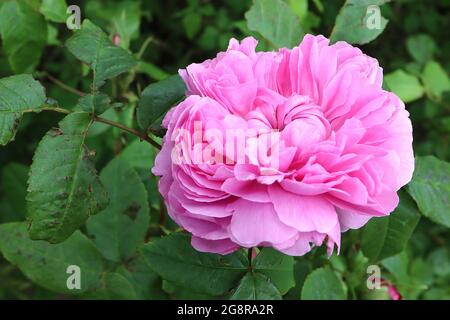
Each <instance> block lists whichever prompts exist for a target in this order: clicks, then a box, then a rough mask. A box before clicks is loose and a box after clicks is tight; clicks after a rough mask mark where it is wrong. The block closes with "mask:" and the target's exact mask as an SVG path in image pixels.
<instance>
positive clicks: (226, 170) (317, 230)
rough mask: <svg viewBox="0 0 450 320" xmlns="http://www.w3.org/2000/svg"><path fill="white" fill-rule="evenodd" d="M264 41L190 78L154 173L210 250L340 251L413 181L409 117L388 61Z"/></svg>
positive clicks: (317, 41) (306, 42) (249, 41)
mask: <svg viewBox="0 0 450 320" xmlns="http://www.w3.org/2000/svg"><path fill="white" fill-rule="evenodd" d="M256 45H257V41H256V40H255V39H253V38H246V39H244V40H242V41H241V42H240V43H239V42H238V41H237V40H235V39H232V40H231V41H230V44H229V47H228V49H227V51H226V52H221V53H219V54H218V55H217V57H216V58H214V59H211V60H207V61H204V62H203V63H200V64H195V63H194V64H191V65H189V66H188V67H187V68H186V69H184V70H180V71H179V73H180V75H181V77H182V78H183V80H184V81H185V83H186V85H187V92H186V95H187V98H186V99H185V100H184V101H183V102H181V103H180V104H179V105H177V106H175V107H174V108H172V109H171V110H170V111H169V113H168V114H167V116H166V117H165V119H164V121H163V125H164V126H165V127H166V128H167V134H166V136H165V138H164V143H163V147H162V150H161V152H160V153H159V154H158V156H157V158H156V161H155V167H154V168H153V173H154V174H156V175H158V176H160V177H161V179H160V182H159V188H160V192H161V194H162V195H163V197H164V199H165V201H166V205H167V207H168V212H169V214H170V216H171V217H172V218H173V219H174V220H175V222H176V223H178V224H179V225H180V226H182V227H183V228H184V229H185V230H187V231H188V232H190V233H192V245H193V246H194V247H195V248H196V249H197V250H199V251H203V252H214V253H220V254H228V253H230V252H232V251H234V250H237V249H238V248H240V247H246V248H250V247H254V246H270V247H273V248H275V249H277V250H279V251H281V252H284V253H286V254H289V255H296V256H299V255H303V254H305V253H307V252H308V251H310V250H311V248H312V247H313V246H320V245H322V244H323V243H325V244H326V246H327V248H328V254H331V253H332V252H333V250H334V246H335V245H336V247H337V250H338V252H339V245H340V237H341V232H345V231H346V230H348V229H355V228H360V227H361V226H363V225H364V224H365V223H366V222H367V221H368V220H369V219H370V218H372V217H378V216H385V215H388V214H389V213H390V212H392V211H393V210H394V209H395V207H396V206H397V204H398V196H397V191H398V190H399V189H400V188H401V187H402V186H403V185H405V184H406V183H408V182H409V180H410V179H411V176H412V173H413V170H414V157H413V150H412V127H411V122H410V120H409V113H408V112H407V111H406V110H405V106H404V104H403V102H402V101H401V100H400V99H399V98H398V97H397V96H396V95H395V94H393V93H391V92H387V91H385V90H383V89H382V87H381V84H382V77H383V76H382V69H381V68H380V67H379V65H378V62H377V60H376V59H373V58H371V57H368V56H366V55H365V54H363V53H362V52H361V50H359V49H358V48H355V47H352V46H351V45H349V44H347V43H345V42H337V43H335V44H333V45H330V44H329V41H328V39H326V38H325V37H323V36H312V35H306V36H305V37H304V39H303V41H302V42H301V43H300V45H299V46H298V47H296V48H293V49H292V50H290V49H286V48H283V49H281V50H279V51H278V52H255V48H256Z"/></svg>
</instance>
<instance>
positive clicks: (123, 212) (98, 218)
mask: <svg viewBox="0 0 450 320" xmlns="http://www.w3.org/2000/svg"><path fill="white" fill-rule="evenodd" d="M100 180H101V182H102V184H103V185H104V186H105V188H106V191H107V192H108V194H109V198H110V201H109V205H108V206H107V207H106V208H105V209H104V210H103V211H102V212H100V213H99V214H97V215H95V216H92V217H90V219H89V220H88V222H87V230H88V234H89V235H90V236H91V237H92V239H93V240H94V243H95V244H96V246H97V248H98V249H99V250H100V252H101V253H102V254H103V256H104V257H105V258H107V259H109V260H112V261H120V260H122V261H124V260H126V259H127V258H129V257H130V256H131V255H133V254H134V253H135V251H136V248H137V246H138V245H139V244H141V243H144V238H145V234H146V232H147V228H148V224H149V220H150V218H149V208H148V200H147V191H146V190H145V186H144V184H143V183H142V182H141V180H140V178H139V176H138V174H137V173H136V171H135V170H134V169H133V168H132V167H131V166H130V165H129V164H128V163H127V162H126V161H125V160H124V159H122V158H121V157H120V156H119V157H117V158H115V159H113V160H112V161H111V162H110V163H109V164H108V165H107V166H106V167H105V168H104V169H103V170H102V172H101V174H100Z"/></svg>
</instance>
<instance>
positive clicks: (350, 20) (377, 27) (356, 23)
mask: <svg viewBox="0 0 450 320" xmlns="http://www.w3.org/2000/svg"><path fill="white" fill-rule="evenodd" d="M387 1H388V0H347V1H346V2H345V4H344V5H343V7H342V8H341V10H340V11H339V14H338V16H337V17H336V22H335V24H334V28H333V31H332V32H331V35H330V40H331V42H333V43H334V42H337V41H347V42H348V43H352V44H366V43H369V42H371V41H372V40H374V39H375V38H376V37H378V36H379V35H380V34H381V33H382V32H383V31H384V28H386V25H387V23H388V21H387V20H386V19H385V18H384V17H383V16H381V14H380V11H379V9H376V8H379V7H378V6H381V5H382V4H384V3H386V2H387ZM369 6H373V7H369ZM375 6H376V7H375Z"/></svg>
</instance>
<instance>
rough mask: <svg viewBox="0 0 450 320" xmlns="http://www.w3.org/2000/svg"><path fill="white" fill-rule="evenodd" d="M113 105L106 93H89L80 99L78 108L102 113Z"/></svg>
mask: <svg viewBox="0 0 450 320" xmlns="http://www.w3.org/2000/svg"><path fill="white" fill-rule="evenodd" d="M110 107H111V99H110V98H109V96H108V95H107V94H105V93H102V92H99V93H93V94H87V95H85V96H83V97H81V98H80V99H79V100H78V104H77V108H78V109H79V110H81V111H85V112H90V113H95V114H102V113H103V112H105V111H106V110H107V109H109V108H110Z"/></svg>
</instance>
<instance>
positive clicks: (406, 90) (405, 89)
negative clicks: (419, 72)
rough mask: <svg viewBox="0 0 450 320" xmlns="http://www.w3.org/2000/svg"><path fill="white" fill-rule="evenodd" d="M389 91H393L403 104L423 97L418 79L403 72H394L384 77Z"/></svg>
mask: <svg viewBox="0 0 450 320" xmlns="http://www.w3.org/2000/svg"><path fill="white" fill-rule="evenodd" d="M384 81H385V82H386V84H387V85H388V87H389V89H391V90H392V91H394V93H395V94H396V95H398V96H399V98H400V99H402V101H403V102H405V103H408V102H411V101H414V100H417V99H419V98H420V97H422V96H423V92H424V91H423V88H422V85H421V84H420V82H419V79H418V78H417V77H415V76H413V75H412V74H409V73H406V72H405V71H403V70H396V71H394V72H391V73H388V74H387V75H385V76H384Z"/></svg>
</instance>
